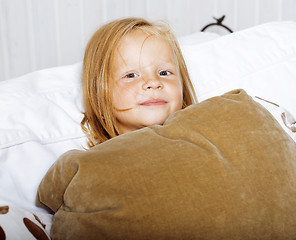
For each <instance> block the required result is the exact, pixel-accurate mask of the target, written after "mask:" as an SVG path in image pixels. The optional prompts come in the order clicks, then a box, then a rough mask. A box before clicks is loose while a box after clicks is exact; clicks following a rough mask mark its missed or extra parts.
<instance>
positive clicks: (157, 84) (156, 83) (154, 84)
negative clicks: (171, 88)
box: [143, 78, 163, 90]
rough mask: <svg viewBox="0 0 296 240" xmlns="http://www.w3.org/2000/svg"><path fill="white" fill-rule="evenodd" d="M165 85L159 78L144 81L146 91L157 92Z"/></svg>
mask: <svg viewBox="0 0 296 240" xmlns="http://www.w3.org/2000/svg"><path fill="white" fill-rule="evenodd" d="M162 88H163V83H162V82H161V81H160V79H157V78H150V79H149V80H145V79H144V83H143V89H144V90H150V89H153V90H156V89H162Z"/></svg>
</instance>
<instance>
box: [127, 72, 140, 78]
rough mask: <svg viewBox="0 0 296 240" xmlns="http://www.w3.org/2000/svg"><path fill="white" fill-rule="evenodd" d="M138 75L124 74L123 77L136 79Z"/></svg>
mask: <svg viewBox="0 0 296 240" xmlns="http://www.w3.org/2000/svg"><path fill="white" fill-rule="evenodd" d="M138 76H139V75H138V74H136V73H128V74H126V75H125V76H124V77H125V78H136V77H138Z"/></svg>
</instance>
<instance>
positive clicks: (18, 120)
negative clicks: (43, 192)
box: [0, 63, 86, 211]
mask: <svg viewBox="0 0 296 240" xmlns="http://www.w3.org/2000/svg"><path fill="white" fill-rule="evenodd" d="M81 67H82V66H81V63H78V64H74V65H71V66H65V67H57V68H51V69H46V70H42V71H37V72H34V73H31V74H27V75H25V76H23V77H20V78H16V79H11V80H7V81H4V82H0V112H1V117H0V122H1V125H0V205H10V204H11V205H15V206H18V207H22V208H25V209H27V210H32V211H44V210H43V209H42V208H38V207H36V206H35V198H36V192H37V187H38V185H39V183H40V181H41V179H42V177H43V176H44V175H45V173H46V171H47V170H48V168H49V167H50V166H51V165H52V164H53V162H54V161H55V160H56V159H57V158H58V157H59V156H60V155H61V154H63V153H64V152H65V151H67V150H70V149H74V148H76V149H82V146H86V139H85V135H84V133H83V132H82V130H81V128H80V121H81V119H82V113H81V111H82V110H83V109H82V104H81V102H82V101H81V92H82V91H81V86H80V76H81Z"/></svg>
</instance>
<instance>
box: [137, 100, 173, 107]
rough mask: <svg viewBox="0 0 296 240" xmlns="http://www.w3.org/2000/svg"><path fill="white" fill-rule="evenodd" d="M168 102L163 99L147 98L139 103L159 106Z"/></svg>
mask: <svg viewBox="0 0 296 240" xmlns="http://www.w3.org/2000/svg"><path fill="white" fill-rule="evenodd" d="M167 103H168V102H167V101H165V100H163V99H149V100H147V101H145V102H142V103H140V105H141V106H146V107H148V106H161V105H165V104H167Z"/></svg>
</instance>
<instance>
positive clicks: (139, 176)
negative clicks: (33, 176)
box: [38, 90, 296, 240]
mask: <svg viewBox="0 0 296 240" xmlns="http://www.w3.org/2000/svg"><path fill="white" fill-rule="evenodd" d="M38 196H39V200H40V202H42V203H43V204H45V205H46V206H48V207H49V208H51V209H52V210H53V211H55V212H56V213H55V216H54V221H53V225H52V231H51V234H52V238H53V239H141V240H142V239H154V240H155V239H244V240H245V239H295V238H296V144H295V142H294V141H293V140H292V139H291V138H290V137H289V136H288V135H287V134H286V133H285V132H284V131H283V129H282V128H281V126H280V125H279V124H278V122H277V121H276V120H275V119H274V118H273V117H272V116H271V115H270V114H269V112H268V111H266V110H265V109H264V108H263V107H262V106H261V105H259V104H258V103H256V102H254V101H253V100H252V98H251V97H249V96H248V95H247V94H246V93H245V92H244V91H243V90H234V91H232V92H229V93H227V94H225V95H223V96H220V97H215V98H211V99H208V100H206V101H204V102H202V103H199V104H196V105H192V106H190V107H187V108H186V109H184V110H181V111H179V112H176V113H175V114H173V115H172V116H171V117H170V118H169V119H168V120H167V121H166V123H165V124H164V126H152V127H149V128H143V129H141V130H138V131H135V132H131V133H127V134H123V135H121V136H119V137H116V138H114V139H111V140H109V141H107V142H105V143H103V144H100V145H98V146H96V147H94V148H92V149H91V150H88V151H77V150H73V151H70V152H68V153H66V154H64V155H63V156H62V157H61V158H60V159H59V160H58V161H57V162H56V163H55V164H54V165H53V166H52V167H51V168H50V170H49V171H48V173H47V174H46V176H45V177H44V179H43V180H42V182H41V184H40V187H39V191H38Z"/></svg>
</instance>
